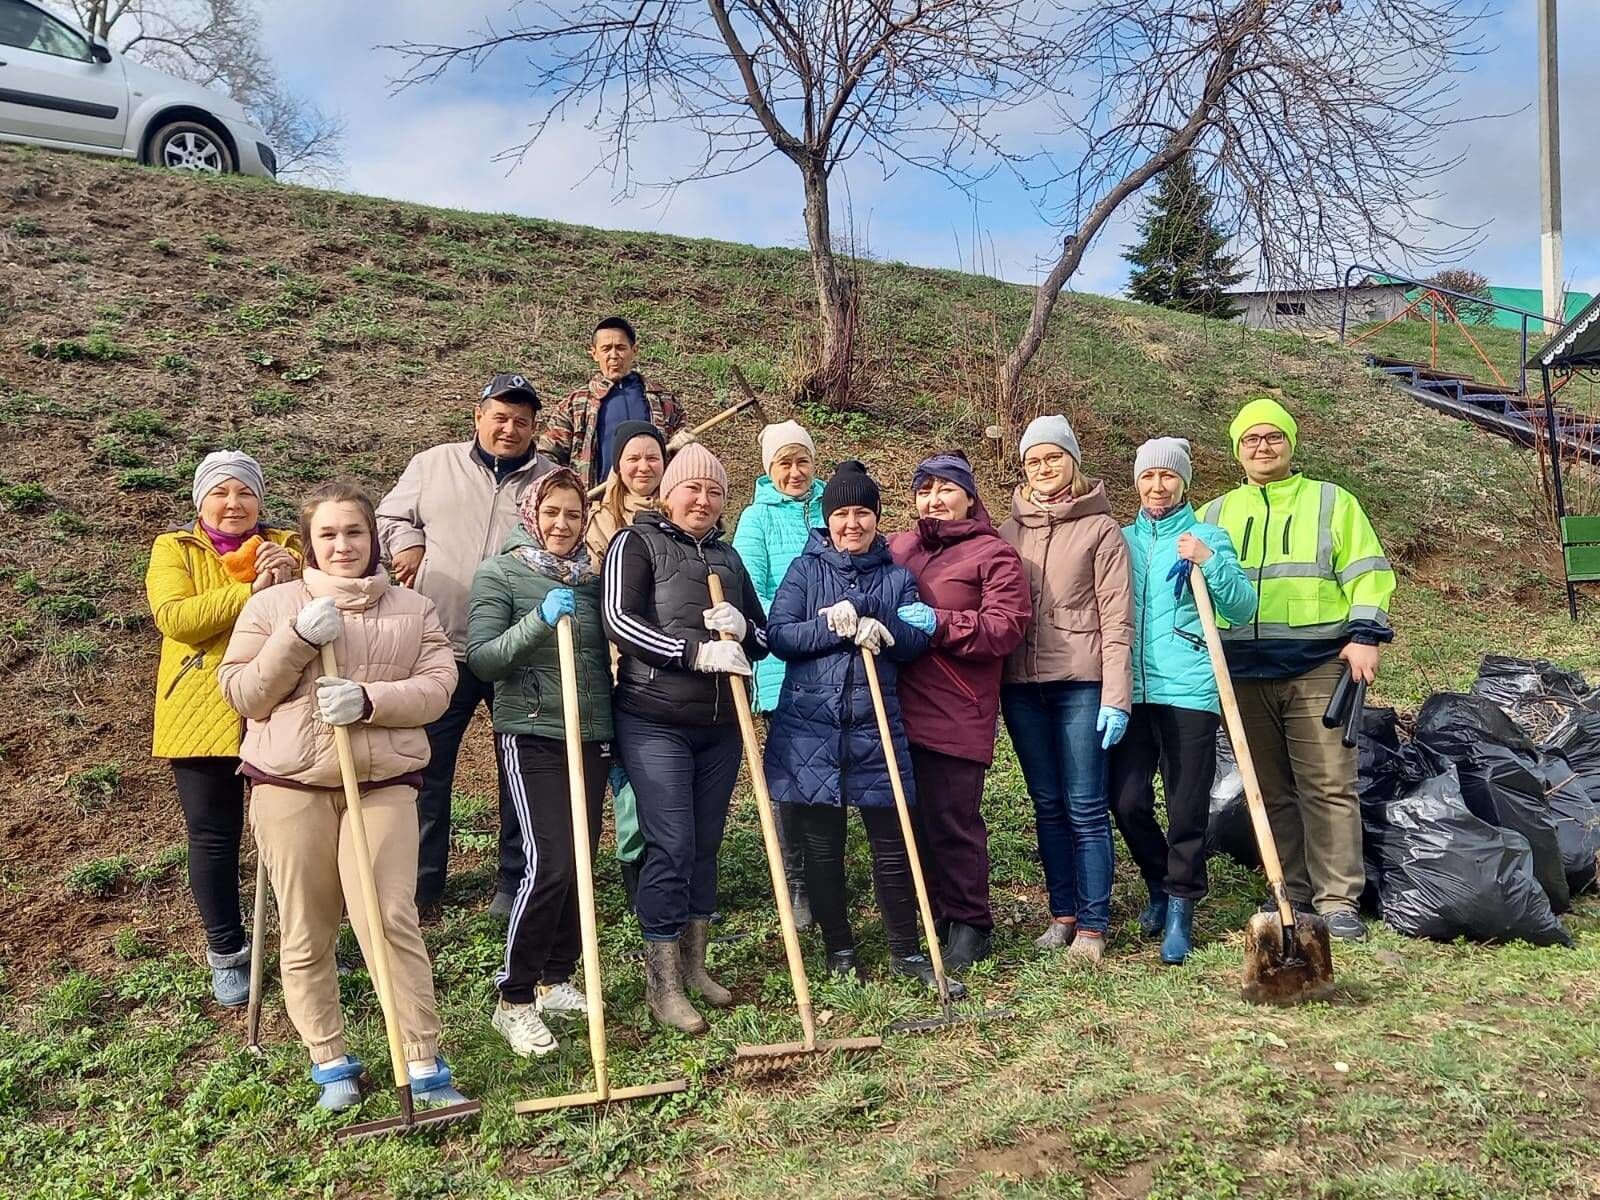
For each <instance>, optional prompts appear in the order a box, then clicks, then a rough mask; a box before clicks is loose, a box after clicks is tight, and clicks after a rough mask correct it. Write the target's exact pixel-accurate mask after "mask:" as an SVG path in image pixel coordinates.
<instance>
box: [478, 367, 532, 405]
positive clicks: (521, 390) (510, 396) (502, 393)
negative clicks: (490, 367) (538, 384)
mask: <svg viewBox="0 0 1600 1200" xmlns="http://www.w3.org/2000/svg"><path fill="white" fill-rule="evenodd" d="M478 399H479V400H480V401H482V400H509V401H511V402H512V403H514V404H531V405H533V411H534V412H538V411H539V393H538V392H536V391H534V390H533V384H531V383H529V382H528V381H527V380H526V379H524V378H523V377H522V376H521V375H496V376H495V377H494V378H493V379H491V380H489V382H488V383H486V384H484V385H483V391H482V393H480V394H479V396H478Z"/></svg>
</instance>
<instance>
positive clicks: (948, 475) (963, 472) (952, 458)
mask: <svg viewBox="0 0 1600 1200" xmlns="http://www.w3.org/2000/svg"><path fill="white" fill-rule="evenodd" d="M929 479H948V480H949V481H950V482H951V483H953V484H956V485H957V486H959V487H960V488H962V489H963V490H964V491H965V492H966V493H967V495H969V496H971V497H972V498H973V499H974V500H976V499H977V498H978V481H977V480H976V479H974V478H973V477H972V464H971V463H969V462H968V461H967V456H966V455H965V454H963V453H961V451H959V450H951V451H948V452H946V453H944V454H935V455H934V456H933V457H931V458H925V459H923V460H922V461H921V462H920V463H918V464H917V469H916V473H915V474H913V475H912V476H911V490H912V491H913V492H916V491H921V490H922V485H923V484H925V483H927V482H928V480H929Z"/></svg>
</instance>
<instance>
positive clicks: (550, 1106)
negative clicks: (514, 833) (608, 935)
mask: <svg viewBox="0 0 1600 1200" xmlns="http://www.w3.org/2000/svg"><path fill="white" fill-rule="evenodd" d="M556 650H557V652H558V654H559V655H560V658H561V715H562V717H563V719H564V722H565V724H566V733H567V792H568V798H569V800H570V801H571V804H572V852H573V856H574V859H573V861H574V862H576V863H577V868H578V921H579V924H580V925H582V927H583V981H584V989H583V990H584V996H585V998H586V999H587V1001H588V1006H589V1058H590V1060H591V1061H592V1062H593V1063H594V1090H593V1091H592V1092H574V1093H572V1094H571V1095H566V1096H549V1097H546V1098H545V1099H542V1100H519V1101H517V1103H515V1104H513V1105H512V1106H511V1107H512V1111H514V1112H519V1113H537V1112H550V1111H552V1110H554V1109H558V1108H588V1107H590V1106H592V1105H596V1104H610V1103H611V1102H612V1101H615V1100H642V1099H644V1098H645V1097H647V1096H665V1095H667V1094H669V1093H671V1092H681V1091H685V1090H687V1088H688V1087H689V1081H688V1080H687V1079H669V1080H667V1081H666V1082H665V1083H647V1084H645V1085H643V1086H642V1087H628V1088H613V1087H612V1086H611V1075H610V1073H609V1072H608V1071H607V1070H606V1005H605V997H604V996H603V995H602V994H601V991H600V935H599V933H598V932H597V931H596V921H595V914H594V862H593V860H592V857H591V856H592V855H593V853H594V851H593V849H592V848H591V847H590V844H589V805H588V800H587V797H588V791H587V789H586V788H585V787H584V781H583V726H582V722H581V720H580V717H579V713H578V661H577V653H576V651H575V649H574V647H573V641H572V618H571V617H570V616H567V615H563V616H562V617H561V619H560V620H559V621H557V622H556Z"/></svg>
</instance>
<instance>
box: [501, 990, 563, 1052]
mask: <svg viewBox="0 0 1600 1200" xmlns="http://www.w3.org/2000/svg"><path fill="white" fill-rule="evenodd" d="M489 1023H490V1024H491V1025H493V1026H494V1028H495V1031H496V1032H497V1033H499V1034H500V1036H501V1037H503V1038H505V1039H506V1042H507V1043H508V1044H509V1045H510V1046H511V1052H512V1053H513V1054H515V1055H518V1056H519V1057H521V1058H528V1057H534V1058H543V1057H544V1056H545V1055H546V1054H550V1053H552V1052H553V1051H555V1050H556V1049H557V1048H558V1045H557V1042H556V1039H555V1035H554V1034H552V1033H551V1032H550V1031H549V1030H548V1029H546V1028H545V1024H544V1019H543V1018H542V1017H540V1016H539V1006H538V1005H536V1004H507V1003H506V1002H505V1001H504V1000H502V1001H500V1002H499V1003H498V1004H496V1005H495V1007H494V1019H493V1020H491V1021H490V1022H489Z"/></svg>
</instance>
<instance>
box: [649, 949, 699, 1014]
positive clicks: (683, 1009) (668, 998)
mask: <svg viewBox="0 0 1600 1200" xmlns="http://www.w3.org/2000/svg"><path fill="white" fill-rule="evenodd" d="M644 1001H645V1005H646V1006H647V1007H648V1008H649V1009H650V1015H651V1016H652V1017H654V1018H655V1019H656V1021H658V1022H659V1023H660V1024H662V1025H665V1026H667V1028H669V1029H676V1030H678V1031H679V1032H680V1033H692V1034H701V1033H704V1032H705V1031H706V1030H707V1029H709V1028H710V1026H709V1025H707V1024H706V1019H705V1018H704V1017H702V1016H701V1015H700V1014H699V1013H698V1012H697V1011H696V1010H695V1007H694V1005H693V1004H690V1003H689V997H687V996H685V995H684V994H683V963H682V962H681V960H680V959H679V957H678V943H677V942H652V941H646V942H645V944H644Z"/></svg>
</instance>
